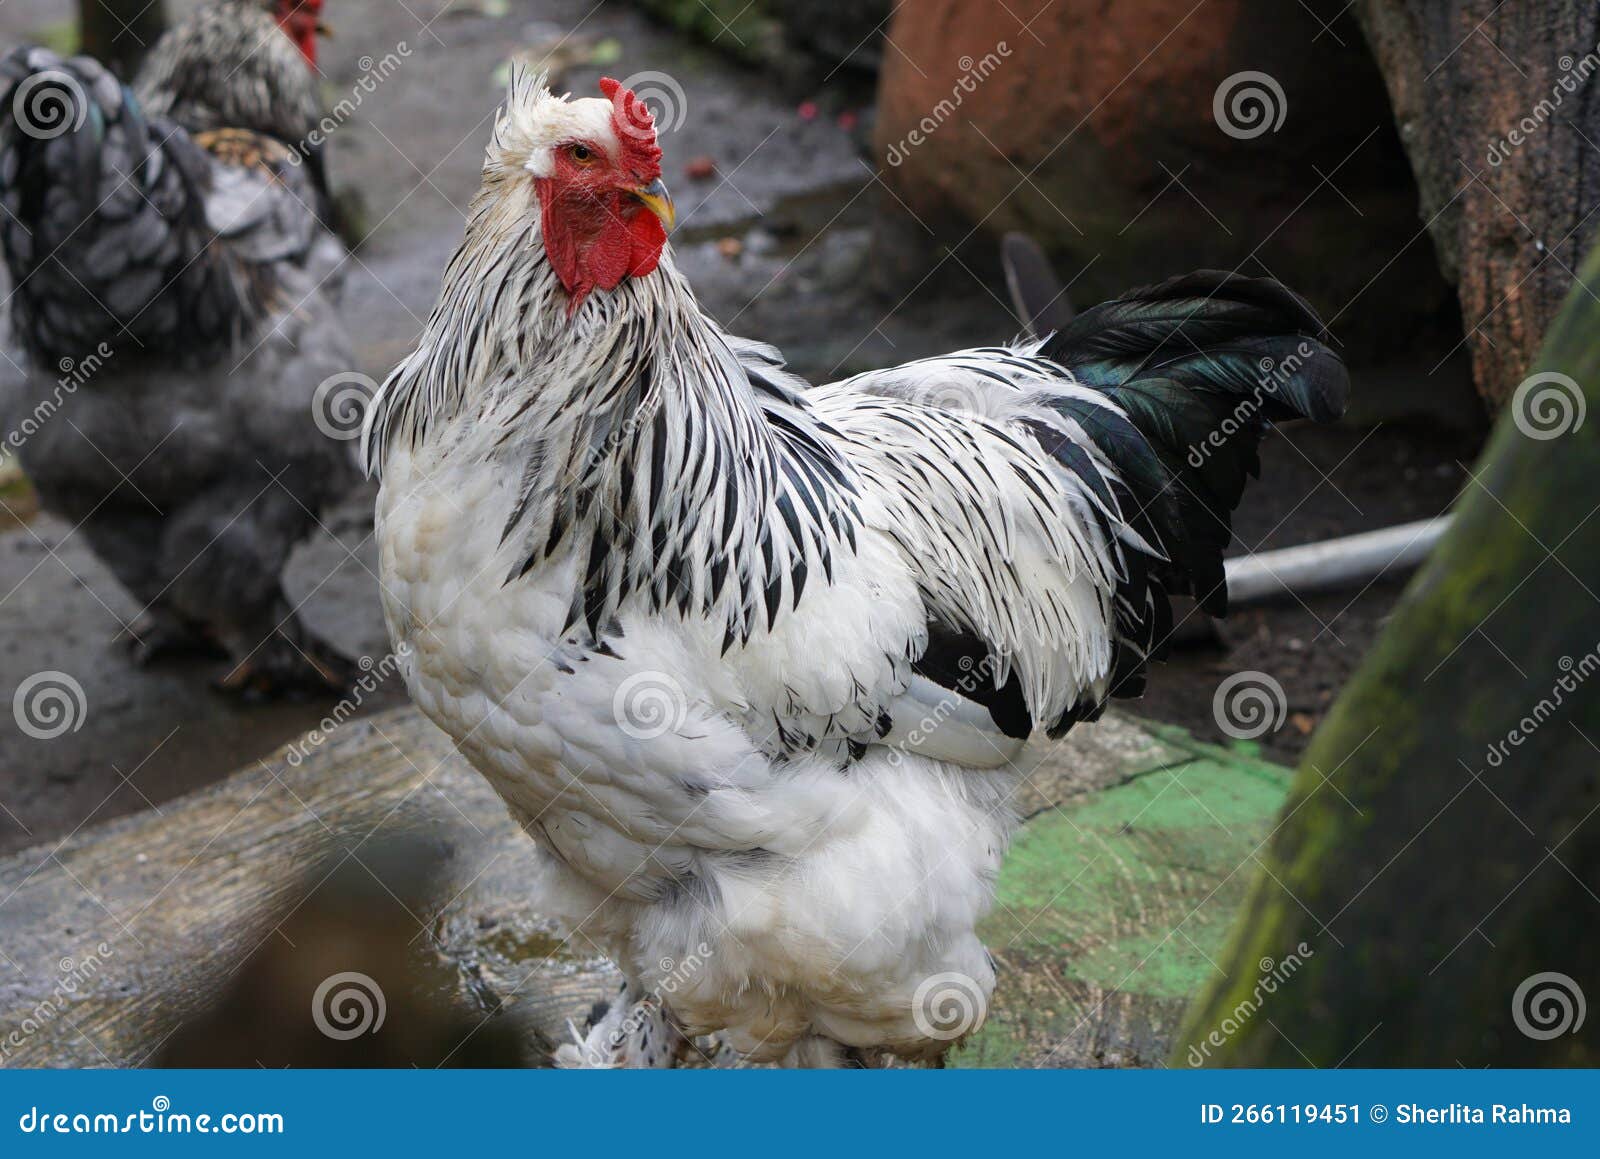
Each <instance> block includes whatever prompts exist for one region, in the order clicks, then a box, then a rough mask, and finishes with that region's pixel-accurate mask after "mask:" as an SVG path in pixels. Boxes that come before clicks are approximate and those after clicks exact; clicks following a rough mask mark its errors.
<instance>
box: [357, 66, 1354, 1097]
mask: <svg viewBox="0 0 1600 1159" xmlns="http://www.w3.org/2000/svg"><path fill="white" fill-rule="evenodd" d="M601 87H602V89H603V91H604V94H605V99H583V100H576V99H570V98H558V97H555V96H553V95H552V94H551V93H550V92H549V91H548V90H547V89H546V88H545V86H544V83H543V80H542V78H535V77H532V76H529V75H527V74H518V75H517V76H515V77H514V78H513V80H512V84H511V89H510V93H509V96H508V99H507V104H506V106H505V108H504V109H503V110H502V113H501V116H500V118H499V121H498V123H497V125H496V128H495V133H494V139H493V142H492V143H491V145H490V146H489V149H488V155H487V159H486V162H485V165H484V182H483V188H482V190H481V191H480V192H479V194H478V195H477V198H476V200H475V201H474V203H473V207H472V211H471V215H470V220H469V223H468V226H467V230H466V237H465V239H464V240H463V242H462V244H461V248H460V249H459V250H458V251H457V253H456V255H455V257H454V259H453V260H452V261H451V263H450V266H449V268H448V269H447V270H446V272H445V275H444V284H443V289H442V291H441V294H440V298H439V302H438V305H437V306H436V307H435V308H434V311H433V314H432V316H431V317H430V318H429V321H428V324H427V327H426V329H425V331H424V333H423V336H422V338H421V341H420V344H419V346H418V348H417V349H416V351H414V352H413V353H412V354H411V355H410V356H409V357H407V358H406V359H405V360H404V361H403V362H402V363H401V364H400V366H399V367H397V368H396V369H395V371H394V372H393V373H392V374H391V375H390V377H389V379H388V381H387V382H386V383H385V384H384V386H383V388H382V391H381V394H380V396H379V397H378V399H377V400H376V401H375V403H374V405H373V407H372V409H371V411H370V412H369V415H368V419H367V427H366V430H365V432H364V439H365V442H364V450H365V454H366V456H367V462H368V466H369V469H371V470H374V471H380V472H381V474H382V479H383V487H382V492H381V495H380V498H379V501H378V514H377V518H378V538H379V542H380V544H381V550H382V576H381V578H382V582H383V591H384V609H385V613H386V615H387V618H388V623H389V629H390V632H391V634H392V635H393V637H394V640H395V642H396V644H397V645H401V646H403V647H402V648H401V652H402V655H403V663H404V671H405V676H406V680H407V684H408V686H409V688H410V691H411V694H412V696H413V697H414V698H415V700H416V702H417V703H418V704H419V705H420V706H421V708H422V710H423V711H424V712H425V713H426V714H427V715H428V716H429V717H430V718H431V719H432V720H434V721H435V722H436V723H437V724H438V725H439V726H440V727H441V728H443V729H444V730H445V731H446V732H447V733H449V734H450V736H451V737H452V738H453V739H454V740H455V742H456V745H457V746H458V747H459V749H460V751H461V752H462V753H463V754H465V756H466V757H467V759H468V760H470V761H471V762H472V763H473V765H474V766H476V767H477V768H478V769H479V770H481V771H482V772H483V774H484V775H485V776H486V777H488V778H489V780H490V781H491V782H492V783H493V785H494V786H495V788H496V789H497V790H498V791H499V793H500V795H501V796H502V797H503V798H504V800H505V802H506V804H507V805H508V806H509V808H510V810H511V812H512V814H513V815H514V816H515V817H516V818H517V819H518V821H520V823H521V824H522V826H523V827H524V828H525V829H526V831H527V832H528V833H529V834H530V835H531V836H532V837H533V839H534V841H535V842H536V844H537V846H538V848H539V851H540V854H541V864H542V866H543V881H541V882H540V883H538V884H539V887H540V890H541V892H540V903H541V905H542V906H543V907H544V908H545V909H546V910H548V911H551V912H554V913H556V914H557V915H558V916H560V917H561V918H562V919H564V921H565V922H566V923H567V926H568V928H569V930H570V931H571V934H572V936H573V937H575V938H577V939H580V942H581V944H584V945H587V946H598V947H600V948H602V949H603V950H604V952H605V953H607V954H608V955H609V956H610V957H611V958H612V959H613V960H614V961H615V962H616V963H617V964H618V966H619V967H620V968H621V970H622V973H623V976H624V978H625V979H626V982H625V985H624V988H623V994H622V997H621V1000H620V1001H617V1002H615V1003H612V1004H611V1005H610V1007H609V1009H608V1010H607V1011H606V1012H605V1013H604V1014H603V1016H599V1017H597V1018H596V1019H594V1020H592V1025H591V1027H590V1029H589V1031H588V1033H587V1036H586V1037H585V1038H583V1039H582V1040H581V1041H580V1042H579V1043H577V1044H576V1045H572V1046H568V1047H567V1048H564V1051H563V1057H564V1059H565V1061H567V1062H570V1063H577V1064H587V1065H627V1066H651V1065H670V1064H671V1063H672V1062H673V1061H674V1060H675V1058H677V1057H678V1055H679V1052H680V1051H681V1049H682V1047H683V1044H684V1042H685V1036H693V1035H699V1034H706V1033H711V1032H722V1034H723V1037H724V1040H725V1041H726V1042H727V1043H728V1044H729V1045H730V1046H732V1047H733V1049H734V1050H736V1051H738V1052H739V1053H740V1054H741V1055H742V1056H743V1057H744V1058H745V1059H746V1060H749V1061H778V1062H783V1063H787V1064H790V1065H847V1064H862V1063H868V1062H877V1061H880V1060H884V1059H886V1058H888V1057H889V1056H898V1057H900V1058H904V1059H909V1060H921V1061H930V1062H931V1061H937V1060H939V1059H941V1058H942V1057H943V1055H944V1052H945V1051H946V1050H948V1049H949V1048H950V1046H951V1045H952V1043H953V1041H954V1039H953V1037H952V1035H951V1034H950V1033H948V1032H947V1031H946V1030H945V1028H944V1026H943V1024H942V1023H941V1022H940V1015H941V1013H947V1011H942V1010H941V1007H945V1006H948V1004H949V1003H950V1002H951V1001H952V1000H954V1001H957V1002H959V1003H963V1004H965V1005H966V1006H967V1007H968V1008H970V1009H972V1010H975V1011H981V1009H982V1008H983V1007H984V1006H985V1004H986V1003H987V1001H988V999H989V995H990V992H991V991H992V989H993V986H994V972H993V969H992V967H991V964H990V960H989V955H988V954H987V952H986V951H985V949H984V947H983V945H982V943H981V942H980V941H979V939H978V936H977V933H976V932H975V928H976V925H977V923H978V921H979V919H980V918H981V917H982V916H983V915H984V913H985V911H986V910H987V909H988V908H989V905H990V902H991V899H992V895H993V890H994V883H995V878H996V875H997V873H998V872H999V869H1000V860H1001V856H1002V854H1003V853H1004V851H1005V849H1006V844H1007V841H1008V839H1009V837H1010V835H1011V833H1012V831H1013V829H1014V827H1015V824H1016V816H1015V814H1014V812H1013V811H1012V809H1011V807H1010V799H1011V796H1012V793H1013V791H1014V790H1015V789H1016V788H1017V786H1018V783H1019V780H1020V778H1021V777H1022V775H1023V773H1022V772H1021V771H1020V770H1019V769H1018V768H1017V767H1016V766H1015V765H1014V764H1013V763H1012V762H1013V758H1015V757H1016V755H1017V754H1018V752H1019V750H1020V748H1021V746H1022V744H1023V743H1024V741H1025V740H1026V738H1027V737H1028V736H1029V735H1030V734H1031V733H1032V732H1033V731H1034V730H1035V729H1036V728H1037V729H1045V730H1048V731H1049V732H1050V733H1051V734H1052V735H1059V734H1060V733H1061V732H1063V731H1065V730H1066V729H1067V728H1068V727H1070V726H1071V725H1072V724H1073V723H1074V722H1075V721H1079V720H1085V719H1091V718H1093V717H1094V716H1096V715H1097V714H1098V713H1099V712H1100V711H1101V709H1102V708H1103V706H1104V705H1105V702H1106V700H1107V698H1108V697H1110V696H1113V695H1135V694H1137V693H1138V691H1139V690H1140V689H1141V688H1142V686H1143V682H1144V674H1145V668H1146V665H1147V663H1148V661H1149V660H1150V659H1151V658H1152V656H1153V655H1154V653H1155V652H1156V650H1157V648H1158V647H1159V646H1160V644H1161V643H1162V641H1163V639H1164V638H1165V636H1166V634H1167V632H1168V629H1169V623H1170V612H1169V610H1168V603H1167V594H1168V593H1169V592H1188V593H1193V594H1194V595H1196V597H1197V598H1199V599H1200V601H1201V603H1202V605H1203V606H1205V607H1206V608H1207V609H1208V610H1213V611H1217V612H1220V611H1222V610H1223V603H1224V601H1225V590H1224V588H1223V585H1222V549H1223V547H1224V546H1225V545H1226V544H1227V542H1228V539H1229V531H1228V517H1229V512H1231V510H1232V509H1233V507H1234V506H1235V505H1236V503H1237V501H1238V498H1239V494H1240V491H1241V489H1242V487H1243V484H1244V480H1245V476H1246V473H1247V472H1248V473H1253V472H1254V471H1255V468H1256V458H1255V448H1256V444H1257V442H1258V441H1259V439H1260V437H1261V434H1262V433H1263V431H1264V429H1265V428H1266V426H1267V424H1268V422H1269V420H1272V419H1283V418H1298V417H1307V418H1312V419H1317V420H1329V419H1332V418H1335V417H1337V416H1338V415H1339V414H1340V413H1341V412H1342V411H1343V408H1344V402H1345V396H1346V392H1347V379H1346V375H1345V371H1344V367H1343V365H1342V363H1341V362H1340V360H1339V359H1338V358H1337V357H1336V356H1335V355H1334V354H1332V353H1331V352H1330V351H1329V350H1327V349H1326V348H1325V347H1324V346H1323V345H1322V344H1321V343H1320V342H1318V341H1317V339H1316V338H1315V335H1316V334H1317V333H1318V332H1320V330H1321V326H1320V324H1319V323H1318V321H1317V318H1316V317H1315V315H1314V314H1313V313H1312V311H1311V310H1310V308H1309V307H1308V306H1307V305H1306V304H1305V303H1304V302H1303V301H1302V300H1301V299H1299V298H1298V297H1296V296H1295V295H1293V294H1292V293H1290V292H1289V291H1288V290H1285V289H1284V288H1283V287H1282V286H1280V285H1278V284H1276V283H1275V282H1271V281H1265V280H1252V279H1246V278H1241V277H1236V276H1232V275H1227V274H1217V273H1200V274H1192V275H1189V276H1188V277H1185V278H1179V279H1176V280H1174V281H1171V282H1168V283H1166V284H1164V285H1162V286H1157V287H1154V288H1151V289H1147V290H1141V291H1138V292H1136V293H1134V294H1133V295H1131V296H1129V297H1127V298H1124V299H1121V300H1119V301H1117V302H1112V303H1108V304H1106V305H1103V306H1100V307H1098V308H1096V309H1093V310H1090V311H1087V312H1086V313H1084V314H1083V315H1081V316H1080V317H1078V318H1077V319H1076V320H1074V321H1073V322H1072V323H1071V324H1070V325H1068V326H1067V327H1066V328H1065V329H1063V330H1062V331H1061V332H1060V333H1058V334H1056V335H1054V336H1053V337H1050V338H1046V339H1044V340H1042V341H1031V342H1028V343H1026V344H1022V345H1017V346H1013V347H1009V348H992V349H981V350H968V351H963V352H960V353H957V354H952V355H949V356H946V357H943V358H936V359H929V360H926V361H922V362H914V363H911V364H909V365H906V366H901V367H897V368H894V369H891V370H885V371H881V372H876V373H872V374H864V375H858V376H857V377H855V378H851V379H848V380H846V381H843V382H838V383H834V384H832V385H829V386H823V387H816V388H808V387H807V385H806V384H805V383H803V382H801V381H799V380H797V379H796V378H794V377H792V376H790V375H789V374H787V373H785V371H784V370H783V368H782V367H783V364H782V361H781V360H780V358H779V356H778V354H777V353H776V352H775V351H773V350H771V349H770V348H768V347H764V346H760V345H757V344H755V343H752V342H748V341H745V340H743V339H739V338H735V337H733V336H731V335H729V334H727V333H726V332H724V331H723V330H722V328H721V327H720V326H718V325H717V323H716V322H714V321H713V320H712V319H710V318H709V317H707V316H706V315H705V313H703V312H702V310H701V309H700V306H699V305H698V303H697V302H696V301H695V296H694V293H693V292H692V291H691V290H690V288H689V286H688V285H687V284H686V283H685V282H684V280H683V278H682V277H681V276H680V274H679V273H678V271H677V269H676V268H675V267H674V264H673V260H672V254H671V250H670V249H669V248H668V247H667V245H666V230H667V229H669V228H670V227H671V224H672V220H673V214H672V207H671V202H670V201H669V200H668V198H667V194H666V190H665V188H664V187H663V186H662V184H661V181H660V155H661V151H660V149H659V148H658V147H657V145H656V141H655V130H654V126H653V124H652V122H651V119H650V116H649V113H648V111H647V110H645V109H644V108H643V106H642V104H641V103H640V102H639V101H638V100H637V99H636V98H635V96H634V94H633V93H631V92H629V91H628V90H626V89H624V88H622V87H620V86H619V85H618V84H617V83H616V82H614V81H609V80H608V81H603V82H602V86H601ZM531 884H532V883H530V885H531ZM966 1021H967V1027H966V1028H968V1029H970V1027H971V1026H972V1025H975V1024H976V1021H977V1020H976V1019H975V1018H974V1019H967V1020H966Z"/></svg>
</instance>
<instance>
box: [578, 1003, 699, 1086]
mask: <svg viewBox="0 0 1600 1159" xmlns="http://www.w3.org/2000/svg"><path fill="white" fill-rule="evenodd" d="M567 1027H568V1029H570V1030H571V1031H572V1039H573V1040H572V1041H571V1042H568V1043H563V1044H562V1045H561V1046H559V1047H557V1048H556V1052H555V1064H556V1066H558V1067H561V1068H563V1069H602V1070H604V1069H611V1068H618V1069H626V1070H636V1069H656V1068H665V1067H675V1066H677V1065H678V1061H679V1059H681V1058H682V1057H683V1054H684V1052H685V1051H686V1050H688V1049H689V1046H690V1043H689V1040H688V1039H687V1038H685V1037H684V1035H683V1032H682V1031H681V1030H679V1029H678V1027H677V1025H676V1024H675V1023H674V1022H673V1021H672V1016H671V1014H670V1013H669V1012H668V1011H667V1009H666V1006H665V1004H664V1003H663V1002H662V1001H661V999H660V998H659V997H657V996H655V995H653V994H651V995H646V996H645V997H644V998H642V999H640V1000H639V1001H637V1002H632V1001H630V1000H629V989H628V986H627V984H626V983H624V985H623V987H622V992H621V993H620V994H618V995H617V1000H616V1001H615V1002H611V1003H605V1002H597V1003H595V1005H594V1008H593V1009H592V1010H590V1011H589V1017H588V1019H587V1020H586V1022H585V1030H584V1031H579V1030H578V1028H577V1027H576V1026H574V1025H572V1023H570V1022H569V1023H568V1024H567Z"/></svg>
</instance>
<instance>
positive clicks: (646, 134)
mask: <svg viewBox="0 0 1600 1159" xmlns="http://www.w3.org/2000/svg"><path fill="white" fill-rule="evenodd" d="M600 91H601V93H603V94H604V95H605V97H606V99H607V100H609V101H610V102H611V125H612V127H613V128H614V129H615V130H616V132H617V140H619V141H621V142H622V164H623V166H624V167H625V168H626V169H627V170H628V171H629V172H630V173H632V174H633V175H634V176H635V177H637V178H639V179H640V180H641V181H654V180H655V179H656V178H657V177H660V176H661V146H659V145H657V144H656V119H655V116H654V114H652V113H651V112H650V106H649V105H647V104H645V103H644V102H643V101H641V100H640V99H639V97H638V96H637V94H635V93H634V91H633V90H632V89H627V88H623V87H622V82H621V81H617V80H612V79H611V78H610V77H602V78H601V79H600Z"/></svg>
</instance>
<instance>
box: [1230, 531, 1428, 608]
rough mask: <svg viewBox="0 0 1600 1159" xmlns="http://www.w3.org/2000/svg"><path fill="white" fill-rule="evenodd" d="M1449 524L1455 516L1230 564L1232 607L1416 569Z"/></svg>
mask: <svg viewBox="0 0 1600 1159" xmlns="http://www.w3.org/2000/svg"><path fill="white" fill-rule="evenodd" d="M1449 526H1450V517H1449V516H1448V515H1441V516H1440V517H1439V518H1437V519H1423V520H1419V521H1418V522H1416V523H1402V524H1401V525H1400V526H1398V527H1385V528H1383V529H1382V530H1381V531H1366V532H1362V533H1361V534H1360V535H1347V536H1345V537H1343V538H1342V539H1329V540H1324V541H1323V542H1321V543H1307V544H1304V545H1302V546H1300V547H1285V548H1281V549H1279V550H1277V551H1261V552H1257V553H1256V554H1254V555H1244V556H1239V557H1237V558H1234V559H1230V560H1227V561H1226V562H1225V563H1224V568H1225V570H1226V574H1227V577H1228V603H1229V605H1230V606H1238V605H1241V604H1251V603H1258V602H1260V601H1262V600H1268V599H1272V598H1273V597H1276V596H1283V595H1288V594H1291V593H1293V594H1297V595H1298V594H1304V593H1307V592H1320V591H1327V590H1329V589H1331V588H1340V587H1346V586H1348V585H1351V584H1358V583H1367V582H1370V581H1372V580H1375V579H1377V578H1378V577H1379V576H1382V575H1385V574H1390V573H1403V572H1408V571H1413V570H1415V569H1416V568H1418V567H1420V566H1421V565H1422V562H1423V561H1424V560H1425V559H1427V558H1428V553H1429V552H1431V551H1432V550H1433V548H1434V545H1435V544H1436V543H1438V542H1439V537H1440V536H1441V535H1443V534H1444V533H1445V529H1446V528H1448V527H1449Z"/></svg>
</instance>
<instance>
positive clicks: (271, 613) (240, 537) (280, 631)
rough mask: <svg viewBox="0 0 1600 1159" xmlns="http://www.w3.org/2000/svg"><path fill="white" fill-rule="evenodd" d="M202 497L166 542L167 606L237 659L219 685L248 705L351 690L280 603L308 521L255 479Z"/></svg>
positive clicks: (333, 656) (177, 518)
mask: <svg viewBox="0 0 1600 1159" xmlns="http://www.w3.org/2000/svg"><path fill="white" fill-rule="evenodd" d="M249 484H250V485H249V486H246V487H242V488H240V489H238V490H235V491H233V492H232V493H229V492H228V491H212V492H209V493H205V494H202V495H200V496H197V497H196V498H195V499H194V500H193V501H192V502H191V503H190V504H189V505H188V506H186V507H184V508H181V509H180V510H179V511H178V512H176V513H175V514H174V515H173V517H172V519H171V521H170V523H169V525H168V527H167V529H166V531H165V533H164V535H163V537H162V564H163V571H164V572H165V573H166V575H167V576H168V577H170V578H169V586H168V588H167V590H166V593H165V596H164V597H163V600H164V603H165V605H166V606H167V607H169V608H171V609H172V610H173V611H174V612H175V613H176V614H177V615H179V616H180V617H182V618H183V619H185V620H188V621H192V622H198V623H202V624H205V625H206V626H207V627H208V628H209V629H210V630H211V631H212V632H213V633H214V634H215V637H216V639H217V640H218V642H219V643H221V645H222V646H223V647H224V648H226V649H227V652H228V655H229V657H230V658H231V659H232V660H233V665H232V667H231V668H230V669H229V670H228V672H227V674H226V675H224V676H223V678H222V679H221V680H220V681H219V682H218V688H219V689H220V690H221V691H223V692H229V693H236V694H240V695H244V696H251V697H272V696H295V695H317V694H325V693H327V692H329V691H339V690H342V689H344V688H346V687H348V685H349V682H350V680H351V678H352V676H353V674H354V669H353V666H352V665H351V664H350V662H349V661H348V660H346V659H344V658H343V657H342V656H340V655H338V653H336V652H334V651H333V650H332V649H331V648H329V647H328V646H327V645H326V644H324V643H322V642H321V641H319V640H317V639H316V638H315V637H313V636H312V635H311V634H310V633H309V632H308V631H307V630H306V628H305V625H304V624H302V623H301V621H300V618H299V616H298V615H297V614H296V612H295V610H294V608H293V607H292V606H291V605H290V603H289V600H288V598H287V596H285V595H284V592H283V587H282V583H281V576H282V574H283V568H284V565H285V563H286V562H287V561H288V557H289V552H290V551H291V550H292V549H293V547H294V545H295V544H296V543H297V542H299V541H300V539H302V538H303V537H304V536H305V535H306V534H307V532H308V531H309V530H310V529H311V526H312V518H311V516H310V514H308V513H307V511H306V510H305V508H304V507H303V506H301V505H300V504H299V503H296V502H295V501H294V499H293V497H292V496H290V495H289V494H287V493H286V492H283V491H280V490H278V489H277V488H276V487H269V488H267V489H266V490H265V491H262V490H260V488H259V486H258V485H255V484H254V481H253V480H252V481H249Z"/></svg>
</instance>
